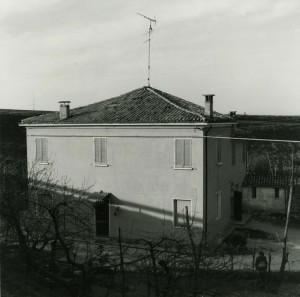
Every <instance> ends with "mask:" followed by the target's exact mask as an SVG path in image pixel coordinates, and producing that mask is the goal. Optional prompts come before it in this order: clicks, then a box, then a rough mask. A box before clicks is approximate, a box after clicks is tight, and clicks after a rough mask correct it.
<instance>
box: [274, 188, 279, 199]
mask: <svg viewBox="0 0 300 297" xmlns="http://www.w3.org/2000/svg"><path fill="white" fill-rule="evenodd" d="M274 190H275V198H279V188H275V189H274Z"/></svg>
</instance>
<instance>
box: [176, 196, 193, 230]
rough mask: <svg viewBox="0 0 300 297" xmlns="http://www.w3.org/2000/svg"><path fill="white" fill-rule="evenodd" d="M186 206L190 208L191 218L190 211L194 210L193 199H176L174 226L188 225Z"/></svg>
mask: <svg viewBox="0 0 300 297" xmlns="http://www.w3.org/2000/svg"><path fill="white" fill-rule="evenodd" d="M186 207H187V208H188V213H189V218H190V213H191V210H192V201H191V200H182V199H174V227H186ZM190 223H191V220H190Z"/></svg>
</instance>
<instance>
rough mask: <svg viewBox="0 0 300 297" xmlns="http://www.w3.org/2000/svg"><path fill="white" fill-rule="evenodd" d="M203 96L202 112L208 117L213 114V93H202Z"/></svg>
mask: <svg viewBox="0 0 300 297" xmlns="http://www.w3.org/2000/svg"><path fill="white" fill-rule="evenodd" d="M203 96H204V97H205V109H204V114H205V115H206V116H209V117H211V118H212V117H213V116H214V107H213V105H214V96H215V95H214V94H207V95H203Z"/></svg>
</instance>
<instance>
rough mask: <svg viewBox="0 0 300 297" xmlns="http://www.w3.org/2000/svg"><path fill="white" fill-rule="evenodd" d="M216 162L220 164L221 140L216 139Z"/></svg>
mask: <svg viewBox="0 0 300 297" xmlns="http://www.w3.org/2000/svg"><path fill="white" fill-rule="evenodd" d="M217 164H222V142H221V139H217Z"/></svg>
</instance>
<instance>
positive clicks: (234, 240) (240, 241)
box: [224, 231, 247, 251]
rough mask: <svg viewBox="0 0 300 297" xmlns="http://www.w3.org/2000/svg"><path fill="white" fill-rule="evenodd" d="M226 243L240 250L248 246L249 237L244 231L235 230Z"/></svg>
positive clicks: (229, 246)
mask: <svg viewBox="0 0 300 297" xmlns="http://www.w3.org/2000/svg"><path fill="white" fill-rule="evenodd" d="M224 243H225V244H226V245H227V247H228V248H231V249H232V248H233V249H236V250H239V251H240V250H242V249H244V248H245V247H246V246H247V237H246V235H245V234H244V233H242V232H239V231H234V232H233V233H231V234H230V235H229V236H228V237H227V238H226V239H225V240H224Z"/></svg>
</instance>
